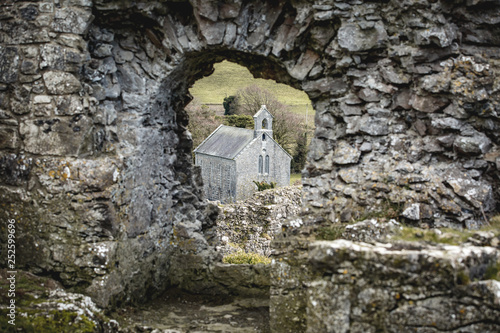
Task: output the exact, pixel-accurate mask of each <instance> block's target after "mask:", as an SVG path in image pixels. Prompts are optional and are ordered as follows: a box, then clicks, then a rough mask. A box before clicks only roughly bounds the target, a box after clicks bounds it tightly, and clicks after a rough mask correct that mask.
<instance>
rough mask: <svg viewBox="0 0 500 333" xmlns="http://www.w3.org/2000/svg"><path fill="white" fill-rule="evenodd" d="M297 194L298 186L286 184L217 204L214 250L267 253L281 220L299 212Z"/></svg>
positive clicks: (278, 231) (269, 252) (299, 194)
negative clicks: (215, 243)
mask: <svg viewBox="0 0 500 333" xmlns="http://www.w3.org/2000/svg"><path fill="white" fill-rule="evenodd" d="M301 196H302V187H301V186H288V187H280V188H276V189H271V190H266V191H262V192H255V193H254V194H253V196H252V197H251V198H249V199H247V200H245V201H238V202H235V203H233V204H227V205H222V206H220V212H219V216H218V218H217V222H216V223H217V227H216V230H217V246H216V249H217V251H218V252H220V253H221V254H222V255H226V254H229V253H234V252H237V251H241V250H243V251H245V252H249V253H250V252H251V253H258V254H261V255H265V256H269V255H270V254H271V240H272V239H274V238H275V237H276V236H277V235H278V234H280V233H281V230H282V229H281V226H282V224H283V222H284V221H285V220H286V219H289V218H292V217H294V216H296V215H297V214H298V213H299V212H300V207H301Z"/></svg>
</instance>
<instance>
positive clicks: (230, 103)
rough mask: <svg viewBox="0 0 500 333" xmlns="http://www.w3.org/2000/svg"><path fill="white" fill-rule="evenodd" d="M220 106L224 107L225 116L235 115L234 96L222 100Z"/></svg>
mask: <svg viewBox="0 0 500 333" xmlns="http://www.w3.org/2000/svg"><path fill="white" fill-rule="evenodd" d="M222 105H223V106H224V115H225V116H229V115H233V114H236V96H228V97H226V98H224V102H223V103H222Z"/></svg>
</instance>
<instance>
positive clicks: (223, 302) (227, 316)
mask: <svg viewBox="0 0 500 333" xmlns="http://www.w3.org/2000/svg"><path fill="white" fill-rule="evenodd" d="M110 317H111V318H113V319H115V320H117V321H118V322H119V323H120V327H121V329H122V330H123V331H124V332H155V333H156V332H162V333H165V332H168V333H177V332H179V333H195V332H228V333H229V332H231V333H250V332H252V333H254V332H262V333H266V332H269V331H270V329H269V301H268V300H262V299H228V298H217V297H211V296H207V295H191V294H187V293H183V292H180V291H177V290H175V291H169V292H167V293H165V294H164V295H163V296H161V297H159V298H157V299H155V300H154V301H152V302H150V303H148V304H146V305H143V306H139V307H127V308H122V309H119V310H117V312H115V313H112V314H111V315H110Z"/></svg>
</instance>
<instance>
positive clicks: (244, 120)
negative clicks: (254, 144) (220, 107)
mask: <svg viewBox="0 0 500 333" xmlns="http://www.w3.org/2000/svg"><path fill="white" fill-rule="evenodd" d="M224 125H227V126H234V127H240V128H249V129H253V125H254V123H253V117H252V116H249V115H246V114H233V115H229V116H225V117H224Z"/></svg>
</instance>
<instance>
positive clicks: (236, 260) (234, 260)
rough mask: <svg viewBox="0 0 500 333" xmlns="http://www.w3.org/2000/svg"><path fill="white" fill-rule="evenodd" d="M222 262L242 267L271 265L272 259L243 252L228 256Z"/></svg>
mask: <svg viewBox="0 0 500 333" xmlns="http://www.w3.org/2000/svg"><path fill="white" fill-rule="evenodd" d="M222 262H223V263H225V264H233V265H242V264H250V265H255V264H264V265H269V264H270V263H271V259H270V258H268V257H266V256H263V255H261V254H258V253H246V252H243V251H238V252H236V253H232V254H228V255H227V256H225V257H224V258H222Z"/></svg>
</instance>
